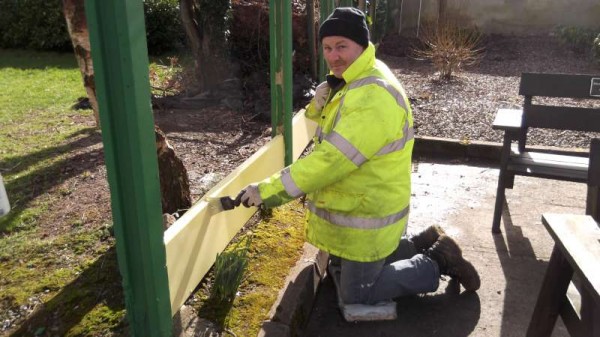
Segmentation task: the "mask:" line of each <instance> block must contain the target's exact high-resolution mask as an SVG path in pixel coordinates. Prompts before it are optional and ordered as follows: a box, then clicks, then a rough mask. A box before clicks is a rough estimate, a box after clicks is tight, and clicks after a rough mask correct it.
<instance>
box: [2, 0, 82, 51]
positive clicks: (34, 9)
mask: <svg viewBox="0 0 600 337" xmlns="http://www.w3.org/2000/svg"><path fill="white" fill-rule="evenodd" d="M0 47H2V48H25V49H38V50H57V51H65V50H69V49H70V48H71V40H70V39H69V35H68V33H67V25H66V23H65V19H64V16H63V14H62V1H61V0H0Z"/></svg>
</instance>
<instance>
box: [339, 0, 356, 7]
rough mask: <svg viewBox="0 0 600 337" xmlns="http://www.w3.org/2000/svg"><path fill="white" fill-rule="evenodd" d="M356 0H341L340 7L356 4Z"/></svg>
mask: <svg viewBox="0 0 600 337" xmlns="http://www.w3.org/2000/svg"><path fill="white" fill-rule="evenodd" d="M353 3H354V1H352V0H340V7H352V6H354V4H353Z"/></svg>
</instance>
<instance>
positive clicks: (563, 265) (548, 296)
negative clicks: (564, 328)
mask: <svg viewBox="0 0 600 337" xmlns="http://www.w3.org/2000/svg"><path fill="white" fill-rule="evenodd" d="M572 277H573V268H572V267H571V265H570V264H569V261H567V259H566V258H565V257H564V255H563V254H562V252H561V251H560V248H559V247H558V246H556V245H555V246H554V249H553V250H552V255H551V256H550V262H549V263H548V269H546V275H545V276H544V281H543V282H542V287H541V289H540V293H539V295H538V298H537V303H536V304H535V308H534V309H533V315H532V316H531V321H530V322H529V327H528V328H527V335H526V336H527V337H546V336H550V335H551V334H552V330H553V329H554V324H555V323H556V319H557V318H558V315H559V311H560V308H561V306H562V304H563V301H564V299H565V296H566V293H567V289H568V288H569V283H570V282H571V278H572Z"/></svg>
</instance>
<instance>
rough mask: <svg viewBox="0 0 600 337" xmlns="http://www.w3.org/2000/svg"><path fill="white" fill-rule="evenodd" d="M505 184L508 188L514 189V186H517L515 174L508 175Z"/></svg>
mask: <svg viewBox="0 0 600 337" xmlns="http://www.w3.org/2000/svg"><path fill="white" fill-rule="evenodd" d="M505 184H506V188H513V186H514V185H515V174H514V173H509V174H507V177H506V182H505Z"/></svg>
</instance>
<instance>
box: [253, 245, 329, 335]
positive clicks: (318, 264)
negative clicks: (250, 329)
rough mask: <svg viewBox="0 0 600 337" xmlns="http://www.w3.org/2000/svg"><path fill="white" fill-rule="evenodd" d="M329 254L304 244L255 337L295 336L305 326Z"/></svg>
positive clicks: (323, 274)
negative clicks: (267, 317) (266, 318)
mask: <svg viewBox="0 0 600 337" xmlns="http://www.w3.org/2000/svg"><path fill="white" fill-rule="evenodd" d="M328 258H329V254H327V253H325V252H323V251H321V250H319V249H317V248H316V247H314V246H313V245H311V244H309V243H305V244H304V247H303V253H302V256H301V257H300V259H299V260H298V261H297V262H296V265H295V266H294V267H293V268H292V269H291V270H290V272H289V274H288V276H287V277H286V279H285V285H284V287H283V288H282V289H281V290H280V291H279V295H278V296H277V300H275V303H274V304H273V306H272V307H271V310H270V311H269V317H270V318H269V319H268V320H266V321H264V322H263V324H262V327H261V329H260V331H259V333H258V337H295V336H297V334H298V331H299V330H300V329H301V328H302V327H303V326H304V325H305V324H306V322H307V320H308V316H309V315H310V312H311V310H312V305H313V302H314V299H315V296H316V294H317V290H318V288H319V284H320V282H321V280H322V279H323V277H324V276H325V269H326V267H327V260H328Z"/></svg>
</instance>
